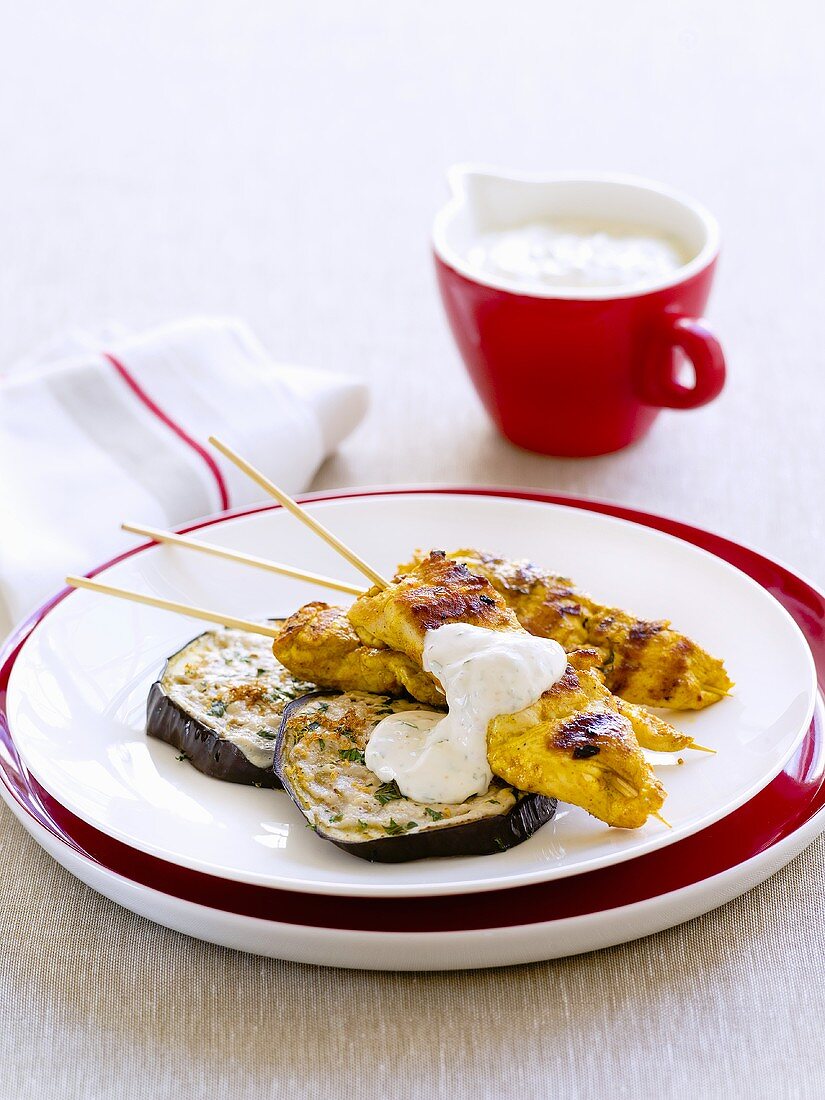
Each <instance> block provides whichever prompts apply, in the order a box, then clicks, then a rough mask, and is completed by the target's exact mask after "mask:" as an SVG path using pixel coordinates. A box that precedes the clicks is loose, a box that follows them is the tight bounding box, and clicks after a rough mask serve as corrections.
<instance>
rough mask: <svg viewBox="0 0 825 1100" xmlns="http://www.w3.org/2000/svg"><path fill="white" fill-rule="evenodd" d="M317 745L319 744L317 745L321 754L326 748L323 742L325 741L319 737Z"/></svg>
mask: <svg viewBox="0 0 825 1100" xmlns="http://www.w3.org/2000/svg"><path fill="white" fill-rule="evenodd" d="M318 744H319V745H320V747H321V752H323V751H324V749H325V748H326V747H327V743H326V741H325V740H324V739H323V737H319V738H318Z"/></svg>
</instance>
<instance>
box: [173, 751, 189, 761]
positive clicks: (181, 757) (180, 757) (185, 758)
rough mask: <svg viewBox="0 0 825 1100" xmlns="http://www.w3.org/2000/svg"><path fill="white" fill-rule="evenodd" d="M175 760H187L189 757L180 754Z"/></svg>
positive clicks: (183, 753)
mask: <svg viewBox="0 0 825 1100" xmlns="http://www.w3.org/2000/svg"><path fill="white" fill-rule="evenodd" d="M175 759H176V760H188V759H189V757H188V756H187V755H186V753H185V752H182V753H181V754H180V755H179V756H176V757H175Z"/></svg>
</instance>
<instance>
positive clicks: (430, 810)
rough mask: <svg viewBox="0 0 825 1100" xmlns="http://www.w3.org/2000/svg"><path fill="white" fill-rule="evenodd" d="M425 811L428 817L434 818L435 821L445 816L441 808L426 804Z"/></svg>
mask: <svg viewBox="0 0 825 1100" xmlns="http://www.w3.org/2000/svg"><path fill="white" fill-rule="evenodd" d="M424 813H425V814H426V815H427V817H430V818H432V819H433V821H441V819H442V818H443V817H444V814H442V813H441V811H440V810H434V809H433V808H432V806H425V807H424Z"/></svg>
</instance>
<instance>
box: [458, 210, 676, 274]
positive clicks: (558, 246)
mask: <svg viewBox="0 0 825 1100" xmlns="http://www.w3.org/2000/svg"><path fill="white" fill-rule="evenodd" d="M689 259H690V257H689V256H688V254H687V251H686V249H685V248H684V246H683V245H682V244H681V243H680V242H679V241H677V240H676V239H675V238H674V237H670V236H667V235H666V234H659V233H657V232H655V231H654V230H651V229H645V228H641V227H632V226H626V225H620V224H611V223H609V222H598V221H588V220H560V221H555V222H535V223H531V224H529V225H522V226H518V227H516V228H513V229H503V230H499V231H497V232H490V233H482V234H480V235H479V236H478V237H477V238H476V242H475V243H474V244H473V245H472V246H471V247H470V248H469V250H468V252H467V261H468V263H470V265H471V266H472V267H474V268H475V269H476V270H477V271H478V272H479V274H486V275H493V276H496V277H497V278H506V279H510V280H512V281H514V282H517V283H521V284H523V285H524V286H530V285H533V286H541V287H548V286H564V287H571V286H582V287H588V286H604V287H611V286H615V287H628V286H636V285H643V284H644V283H647V282H655V281H656V280H658V279H661V278H663V277H665V276H667V275H669V274H670V273H671V272H673V271H676V270H678V268H680V267H682V266H683V265H684V264H685V263H687V261H688V260H689Z"/></svg>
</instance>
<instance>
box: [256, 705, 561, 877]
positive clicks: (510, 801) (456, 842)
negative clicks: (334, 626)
mask: <svg viewBox="0 0 825 1100" xmlns="http://www.w3.org/2000/svg"><path fill="white" fill-rule="evenodd" d="M399 709H421V708H420V705H419V704H414V703H405V702H404V701H402V700H393V699H389V698H388V697H386V696H376V695H372V696H370V695H366V694H365V693H360V692H351V693H347V692H344V693H336V694H330V693H327V692H312V693H310V694H308V695H306V696H304V697H303V698H301V699H296V700H295V701H294V702H292V703H289V704H287V706H286V707H285V709H284V713H283V716H282V719H281V727H280V730H279V732H278V740H277V744H276V748H275V761H274V770H275V772H276V773H277V774H278V776H279V778H280V781H281V784H282V785H283V787H284V789H285V790H286V792H287V794H289V796H290V798H291V799H292V801H293V802H294V803H295V805H296V806H297V807H298V809H299V810H300V811H301V813H302V814H303V815H304V817H305V818H306V819H307V821H308V823H309V824H310V825H311V826H312V827H313V828H314V829H315V832H316V833H318V835H319V836H320V837H322V838H323V839H324V840H328V841H330V842H331V843H332V844H335V845H336V846H337V847H339V848H341V849H342V850H343V851H345V852H348V853H349V854H350V855H354V856H357V857H358V858H359V859H366V860H369V861H370V862H378V863H403V862H409V861H410V860H417V859H428V858H436V857H445V856H480V855H493V854H495V853H496V852H502V851H506V850H507V849H508V848H512V847H514V846H515V845H517V844H520V843H522V842H523V841H525V840H527V839H528V838H529V837H531V836H532V835H533V833H535V832H536V831H537V830H538V829H540V828H541V826H542V825H545V824H546V823H547V822H548V821H550V820H551V819H552V817H553V816H554V814H555V812H556V805H557V803H556V800H555V799H553V798H545V797H544V796H542V795H535V794H523V793H522V792H520V791H515V790H514V789H513V788H512V787H509V786H508V785H507V784H506V783H504V782H503V781H502V780H499V779H494V780H493V782H492V784H491V785H490V787H489V788H488V790H487V792H485V794H484V795H478V796H474V797H473V798H471V799H467V800H466V802H464V803H462V804H461V805H460V806H446V805H442V804H440V803H438V804H432V805H424V804H422V803H416V802H413V801H412V800H411V799H407V798H404V797H403V796H402V795H401V794H400V792H398V791H397V788H396V791H395V793H394V794H393V795H392V798H391V799H389V800H388V802H380V799H379V796H383V792H384V790H385V788H386V787H387V786H389V785H388V784H381V780H380V779H378V777H377V776H375V775H373V773H372V772H370V771H369V770H368V769H367V768H366V765H365V764H364V761H363V750H364V749H365V748H366V743H367V741H368V740H369V736H370V733H371V732H372V729H374V728H375V725H376V724H377V722H378V721H380V719H381V717H383V716H384V715H386V714H388V713H390V712H393V711H396V710H399ZM319 746H320V747H319ZM342 746H343V747H342ZM299 757H300V758H302V763H300V764H299V763H298V758H299ZM313 769H314V770H313ZM348 794H349V795H351V796H352V797H354V798H355V799H356V803H355V805H357V806H358V807H359V812H362V811H363V807H364V806H370V805H372V803H373V802H374V803H375V806H376V807H377V808H376V809H375V810H374V811H373V812H372V815H371V820H370V819H369V815H367V820H362V819H361V818H360V817H358V818H357V824H358V826H359V827H360V826H363V839H360V837H359V835H358V828H353V826H352V820H353V816H354V814H353V812H351V811H352V806H350V805H348V804H347V801H346V799H347V795H348ZM336 800H337V801H336ZM387 805H389V807H390V809H389V810H387V809H386V806H387ZM493 805H495V806H496V809H495V810H493V809H492V806H493ZM393 807H396V809H395V816H397V817H399V818H400V821H396V820H395V816H392V815H393ZM332 810H334V811H336V812H335V813H331V811H332ZM324 815H326V819H325V818H324ZM433 815H434V816H433ZM450 815H455V819H454V820H450V819H449V817H450ZM388 819H389V823H388V824H387V820H388ZM376 833H378V834H379V835H375V834H376Z"/></svg>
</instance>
